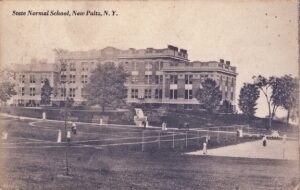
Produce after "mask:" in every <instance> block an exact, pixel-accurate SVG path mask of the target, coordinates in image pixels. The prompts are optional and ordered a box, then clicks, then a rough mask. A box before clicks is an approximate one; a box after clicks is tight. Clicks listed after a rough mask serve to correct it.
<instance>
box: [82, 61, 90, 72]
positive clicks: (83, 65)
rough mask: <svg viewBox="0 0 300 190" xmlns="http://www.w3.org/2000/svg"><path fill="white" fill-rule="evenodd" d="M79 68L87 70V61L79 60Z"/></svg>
mask: <svg viewBox="0 0 300 190" xmlns="http://www.w3.org/2000/svg"><path fill="white" fill-rule="evenodd" d="M81 70H82V71H88V70H89V67H88V63H87V62H81Z"/></svg>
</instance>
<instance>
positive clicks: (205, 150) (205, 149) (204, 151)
mask: <svg viewBox="0 0 300 190" xmlns="http://www.w3.org/2000/svg"><path fill="white" fill-rule="evenodd" d="M202 151H203V154H204V155H206V154H207V144H206V142H204V143H203V149H202Z"/></svg>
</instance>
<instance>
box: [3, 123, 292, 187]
mask: <svg viewBox="0 0 300 190" xmlns="http://www.w3.org/2000/svg"><path fill="white" fill-rule="evenodd" d="M0 122H1V123H0V129H1V130H0V132H2V131H8V132H9V139H8V140H7V141H2V143H1V144H0V148H1V149H0V151H1V154H0V171H1V173H0V175H1V178H0V187H1V188H2V189H30V190H31V189H138V190H140V189H170V190H174V189H200V190H202V189H203V190H207V189H213V190H214V189H216V190H219V189H224V190H227V189H228V190H232V189H240V190H241V189H243V190H248V189H249V190H257V189H262V190H265V189H270V190H279V189H282V190H285V189H288V188H290V187H292V186H293V185H295V184H294V183H295V177H296V174H297V165H296V164H297V163H296V162H295V161H284V160H270V159H250V158H232V157H213V156H190V155H185V154H183V153H184V152H187V151H191V150H192V149H199V148H201V147H200V146H199V144H198V141H197V138H195V139H189V140H188V143H189V144H188V148H186V147H185V143H186V142H185V139H184V138H185V132H184V131H180V132H178V133H176V138H178V139H180V138H182V139H183V140H180V141H179V140H178V141H175V142H176V144H175V148H174V149H173V148H172V138H173V136H172V134H173V133H172V132H170V133H168V132H165V134H164V133H161V135H162V136H161V140H167V141H166V142H162V144H161V147H160V149H159V148H158V141H155V142H153V143H149V144H144V151H142V146H143V145H142V143H141V139H142V136H141V135H142V132H143V131H144V130H143V129H140V128H124V127H121V126H114V127H109V126H106V127H105V126H102V127H100V126H91V125H82V124H79V125H78V127H77V128H78V135H77V136H75V137H72V143H71V145H70V146H66V144H64V143H63V144H56V143H55V140H56V137H57V131H58V129H63V128H64V126H63V123H61V122H60V123H59V122H35V123H32V122H33V121H32V120H10V119H7V118H1V120H0ZM158 132H159V131H158V130H157V129H147V130H146V131H144V138H145V139H146V137H149V139H147V140H145V142H146V141H154V140H157V135H158V134H159V133H158ZM205 134H206V132H205V133H204V134H200V136H202V135H205ZM211 134H215V133H211ZM163 135H165V137H163ZM170 135H171V136H170ZM177 135H178V136H177ZM153 136H154V137H153ZM188 137H189V138H193V137H195V133H194V132H192V131H190V132H188ZM196 137H197V136H196ZM212 137H213V138H212V142H214V143H215V146H224V145H226V143H229V142H230V143H231V144H232V143H239V142H238V140H237V139H236V138H235V135H234V134H233V135H228V136H227V137H226V136H225V135H221V137H220V143H216V136H213V135H212ZM122 138H125V139H122ZM163 138H165V139H163ZM226 138H227V141H226ZM45 140H46V141H45ZM90 140H95V141H90ZM246 140H247V139H246ZM248 140H250V139H248ZM48 141H50V142H48ZM76 141H77V142H76ZM118 143H133V145H121V146H112V145H111V144H118ZM230 143H229V144H230ZM200 145H201V143H200ZM154 147H155V148H154ZM66 152H67V154H68V163H69V168H70V177H64V176H63V174H65V166H66V164H65V156H66Z"/></svg>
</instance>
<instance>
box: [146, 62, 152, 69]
mask: <svg viewBox="0 0 300 190" xmlns="http://www.w3.org/2000/svg"><path fill="white" fill-rule="evenodd" d="M145 68H146V70H147V71H149V70H151V69H152V63H149V62H146V66H145Z"/></svg>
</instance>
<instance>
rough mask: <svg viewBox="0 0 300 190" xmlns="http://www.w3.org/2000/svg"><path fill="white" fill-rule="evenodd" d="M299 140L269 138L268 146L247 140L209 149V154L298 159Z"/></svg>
mask: <svg viewBox="0 0 300 190" xmlns="http://www.w3.org/2000/svg"><path fill="white" fill-rule="evenodd" d="M297 147H298V143H297V141H287V142H286V143H285V144H284V143H283V141H281V140H268V143H267V146H266V147H263V146H262V141H261V140H258V141H253V142H246V143H242V144H237V145H231V146H226V147H221V148H216V149H208V151H207V154H208V155H211V156H226V157H246V158H265V159H286V160H297V159H298V158H299V156H298V151H297ZM187 154H189V155H203V152H202V150H200V151H195V152H190V153H187Z"/></svg>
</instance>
